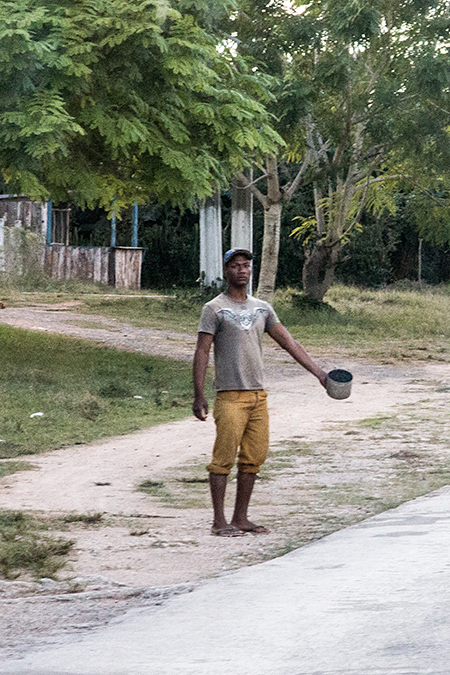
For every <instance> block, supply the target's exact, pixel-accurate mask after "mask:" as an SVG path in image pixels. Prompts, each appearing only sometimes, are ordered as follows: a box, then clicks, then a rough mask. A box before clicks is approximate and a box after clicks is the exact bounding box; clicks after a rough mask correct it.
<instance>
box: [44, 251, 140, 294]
mask: <svg viewBox="0 0 450 675" xmlns="http://www.w3.org/2000/svg"><path fill="white" fill-rule="evenodd" d="M141 267H142V249H140V248H125V247H117V248H109V247H107V246H94V247H87V246H64V245H63V244H52V245H51V246H47V247H46V250H45V265H44V269H45V272H46V274H48V276H50V277H52V278H53V279H60V280H61V279H80V280H81V281H87V282H99V283H102V284H109V285H110V286H115V287H116V288H132V289H135V290H139V289H140V287H141Z"/></svg>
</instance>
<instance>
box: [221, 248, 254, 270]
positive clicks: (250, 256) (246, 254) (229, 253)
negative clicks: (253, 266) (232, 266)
mask: <svg viewBox="0 0 450 675" xmlns="http://www.w3.org/2000/svg"><path fill="white" fill-rule="evenodd" d="M236 255H243V256H244V258H247V260H253V253H250V251H247V249H246V248H230V250H229V251H227V252H226V253H225V255H224V256H223V264H224V267H225V265H226V264H227V263H229V262H230V260H231V259H232V258H234V257H235V256H236Z"/></svg>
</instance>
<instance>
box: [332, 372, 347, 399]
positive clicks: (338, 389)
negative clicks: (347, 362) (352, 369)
mask: <svg viewBox="0 0 450 675" xmlns="http://www.w3.org/2000/svg"><path fill="white" fill-rule="evenodd" d="M352 380H353V375H352V374H351V373H349V372H348V370H341V369H336V370H332V371H331V372H329V373H328V377H327V394H328V396H331V398H336V399H343V398H348V397H349V396H350V393H351V391H352Z"/></svg>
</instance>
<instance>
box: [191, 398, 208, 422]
mask: <svg viewBox="0 0 450 675" xmlns="http://www.w3.org/2000/svg"><path fill="white" fill-rule="evenodd" d="M192 412H193V413H194V415H195V416H196V417H197V419H199V420H201V421H202V422H204V421H205V420H206V418H207V416H208V401H207V400H206V398H205V397H204V396H197V397H196V398H194V403H193V404H192Z"/></svg>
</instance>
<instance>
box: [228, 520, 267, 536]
mask: <svg viewBox="0 0 450 675" xmlns="http://www.w3.org/2000/svg"><path fill="white" fill-rule="evenodd" d="M231 525H233V527H236V528H237V529H239V530H241V531H242V532H251V533H252V534H269V530H268V529H267V527H264V525H255V523H252V522H251V521H250V520H247V522H246V523H239V524H238V523H231Z"/></svg>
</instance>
